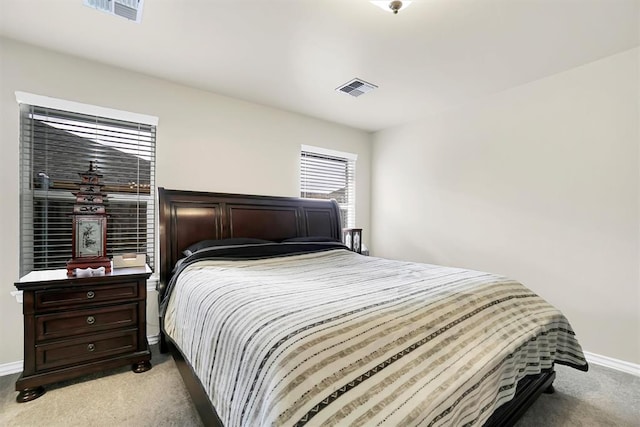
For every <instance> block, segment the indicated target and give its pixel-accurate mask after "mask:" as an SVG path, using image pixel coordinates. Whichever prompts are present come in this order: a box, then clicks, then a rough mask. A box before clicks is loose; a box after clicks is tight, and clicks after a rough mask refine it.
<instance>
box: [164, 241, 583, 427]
mask: <svg viewBox="0 0 640 427" xmlns="http://www.w3.org/2000/svg"><path fill="white" fill-rule="evenodd" d="M164 329H165V332H166V333H167V335H168V336H169V337H170V338H171V339H172V340H173V341H174V342H175V344H176V345H177V346H178V347H179V349H180V350H181V352H182V353H183V355H184V356H185V358H186V359H187V360H188V361H189V362H190V364H191V366H192V367H193V369H194V371H195V372H196V374H197V376H198V377H199V378H200V381H201V382H202V384H203V386H204V388H205V390H206V391H207V393H208V395H209V397H210V399H211V401H212V403H213V405H214V407H215V408H216V410H217V412H218V415H219V416H220V418H221V419H222V421H223V423H224V424H225V426H226V427H232V426H248V427H257V426H271V425H274V426H302V425H309V426H418V425H419V426H460V425H471V424H473V425H482V423H483V422H484V421H486V420H487V418H489V416H490V415H491V413H492V412H493V411H494V410H495V409H496V408H497V407H498V406H499V405H501V404H502V403H505V402H506V401H508V400H510V399H511V398H512V397H513V394H514V392H515V385H516V382H517V381H518V380H519V379H521V378H522V377H523V376H525V375H528V374H535V373H539V372H540V371H541V369H544V368H550V367H551V366H552V364H553V363H554V362H556V363H563V364H568V365H571V366H574V367H576V368H578V369H583V370H586V366H587V364H586V361H585V359H584V355H583V353H582V349H581V348H580V345H579V344H578V342H577V341H576V339H575V337H574V333H573V331H572V329H571V326H570V325H569V323H568V321H567V319H566V318H565V317H564V316H563V315H562V313H560V312H559V311H558V310H557V309H555V308H554V307H553V306H551V305H550V304H548V303H547V302H545V301H544V300H543V299H542V298H540V297H539V296H537V295H536V294H535V293H533V292H532V291H531V290H529V289H527V288H526V287H524V286H523V285H521V284H520V283H518V282H516V281H513V280H511V279H508V278H505V277H502V276H497V275H493V274H488V273H483V272H478V271H471V270H464V269H458V268H450V267H442V266H436V265H428V264H417V263H410V262H401V261H394V260H387V259H380V258H374V257H365V256H362V255H358V254H355V253H353V252H349V251H346V250H329V251H323V252H317V253H308V254H301V255H293V256H283V257H275V258H268V259H254V260H201V261H198V262H195V263H193V264H191V265H189V266H188V267H186V268H185V269H184V271H182V272H181V273H180V274H179V276H178V278H177V280H176V281H175V284H174V287H173V290H172V293H171V296H170V299H169V302H168V305H167V307H166V312H165V317H164Z"/></svg>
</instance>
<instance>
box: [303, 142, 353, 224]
mask: <svg viewBox="0 0 640 427" xmlns="http://www.w3.org/2000/svg"><path fill="white" fill-rule="evenodd" d="M357 158H358V156H357V155H355V154H351V153H343V152H340V151H333V150H326V149H323V148H319V147H311V146H308V145H303V146H302V149H301V151H300V197H306V198H313V199H336V201H337V202H338V205H339V206H340V217H341V220H342V226H343V227H355V223H356V191H355V190H356V160H357Z"/></svg>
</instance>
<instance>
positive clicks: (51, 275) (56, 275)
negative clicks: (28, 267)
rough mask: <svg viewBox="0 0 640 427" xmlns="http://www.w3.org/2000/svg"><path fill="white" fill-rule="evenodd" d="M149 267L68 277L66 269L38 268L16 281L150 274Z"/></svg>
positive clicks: (116, 269)
mask: <svg viewBox="0 0 640 427" xmlns="http://www.w3.org/2000/svg"><path fill="white" fill-rule="evenodd" d="M151 273H152V272H151V269H150V268H149V266H148V265H146V264H145V266H144V267H126V268H115V269H112V270H111V272H110V273H106V274H105V275H104V276H93V277H81V278H79V277H69V276H67V269H66V268H61V269H58V270H39V271H32V272H31V273H29V274H27V275H25V276H22V277H21V278H20V280H19V281H18V282H17V283H31V282H51V281H56V280H82V279H96V278H100V277H118V276H126V275H133V274H151Z"/></svg>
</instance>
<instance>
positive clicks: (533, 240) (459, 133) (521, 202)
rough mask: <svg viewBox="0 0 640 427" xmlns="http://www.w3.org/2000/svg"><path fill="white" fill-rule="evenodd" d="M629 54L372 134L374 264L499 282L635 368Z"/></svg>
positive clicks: (636, 283)
mask: <svg viewBox="0 0 640 427" xmlns="http://www.w3.org/2000/svg"><path fill="white" fill-rule="evenodd" d="M638 85H639V50H638V49H633V50H631V51H627V52H624V53H621V54H618V55H614V56H611V57H608V58H605V59H602V60H600V61H597V62H594V63H591V64H587V65H584V66H581V67H578V68H575V69H573V70H570V71H568V72H564V73H561V74H557V75H554V76H551V77H549V78H546V79H543V80H539V81H535V82H532V83H530V84H527V85H524V86H520V87H517V88H514V89H511V90H508V91H505V92H502V93H499V94H496V95H494V96H492V97H489V98H485V99H482V100H479V101H478V102H475V103H474V104H473V105H467V106H464V107H461V108H458V109H455V110H452V111H448V112H446V113H443V114H439V115H436V116H433V117H429V118H425V119H423V120H421V121H419V122H415V123H411V124H407V125H404V126H399V127H396V128H392V129H387V130H384V131H381V132H379V133H376V134H375V135H374V149H373V154H372V169H371V170H372V204H371V211H372V232H371V234H372V235H373V236H374V238H373V242H372V247H373V253H374V254H375V255H379V256H385V257H391V258H401V259H410V260H417V261H422V262H429V263H435V264H444V265H454V266H461V267H467V268H471V269H477V270H483V271H491V272H496V273H501V274H505V275H508V276H510V277H513V278H516V279H518V280H520V281H522V282H523V283H524V284H525V285H527V286H528V287H530V288H532V289H533V290H535V291H536V292H538V293H539V294H540V295H542V296H543V297H544V298H546V299H547V300H548V301H550V302H551V303H552V304H554V305H555V306H556V307H558V308H559V309H560V310H562V311H563V312H564V313H565V314H566V315H567V317H568V318H569V320H570V321H571V323H572V325H573V326H574V328H575V330H576V332H577V335H578V338H579V339H580V341H581V343H582V345H583V347H584V349H585V350H587V351H590V352H593V353H596V354H600V355H605V356H609V357H613V358H617V359H620V360H625V361H628V362H632V363H640V278H639V268H638V267H639V262H640V261H639V259H640V258H639V256H640V253H639V226H640V212H639V203H640V197H639V190H640V188H639V187H640V175H639V171H640V168H639V145H640V143H639V141H640V136H639V125H640V122H639V108H638V103H639V93H640V92H639V87H638Z"/></svg>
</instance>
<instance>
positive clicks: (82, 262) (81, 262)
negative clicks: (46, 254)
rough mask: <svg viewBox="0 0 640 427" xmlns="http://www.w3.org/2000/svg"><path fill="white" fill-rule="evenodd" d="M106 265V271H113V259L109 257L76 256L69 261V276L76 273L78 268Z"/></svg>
mask: <svg viewBox="0 0 640 427" xmlns="http://www.w3.org/2000/svg"><path fill="white" fill-rule="evenodd" d="M100 267H104V270H105V273H110V272H111V261H110V260H109V258H107V257H94V258H76V259H70V260H69V261H67V276H68V277H72V276H74V275H75V269H76V268H100Z"/></svg>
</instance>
